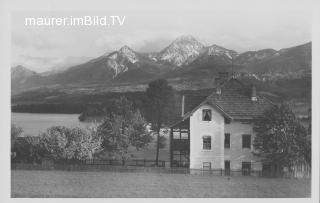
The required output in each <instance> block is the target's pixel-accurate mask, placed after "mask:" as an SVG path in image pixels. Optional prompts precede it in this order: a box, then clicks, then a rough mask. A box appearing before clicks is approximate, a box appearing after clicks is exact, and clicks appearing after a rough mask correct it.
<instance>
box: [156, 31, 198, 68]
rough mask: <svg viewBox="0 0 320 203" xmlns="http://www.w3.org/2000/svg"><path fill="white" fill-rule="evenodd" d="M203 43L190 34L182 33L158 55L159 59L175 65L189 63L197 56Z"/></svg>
mask: <svg viewBox="0 0 320 203" xmlns="http://www.w3.org/2000/svg"><path fill="white" fill-rule="evenodd" d="M203 48H204V45H203V44H201V43H200V42H199V41H197V40H196V39H195V38H194V37H193V36H191V35H183V36H180V37H178V38H177V39H175V40H174V41H173V42H172V43H171V44H170V45H169V46H168V47H166V48H165V49H163V50H162V51H161V52H160V54H159V55H158V59H159V60H160V61H165V62H169V63H172V64H174V65H176V66H182V65H187V64H189V63H190V62H191V61H192V60H193V59H194V58H196V57H197V56H199V54H200V51H201V50H202V49H203Z"/></svg>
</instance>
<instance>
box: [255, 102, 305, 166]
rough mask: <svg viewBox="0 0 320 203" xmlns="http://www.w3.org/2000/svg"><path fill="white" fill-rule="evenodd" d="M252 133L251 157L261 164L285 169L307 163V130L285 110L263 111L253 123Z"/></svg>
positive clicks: (278, 107)
mask: <svg viewBox="0 0 320 203" xmlns="http://www.w3.org/2000/svg"><path fill="white" fill-rule="evenodd" d="M254 131H255V132H256V136H255V139H254V143H253V146H254V148H255V151H254V152H253V153H254V154H255V155H257V156H260V157H263V158H264V160H265V161H268V162H271V163H273V164H274V165H276V166H278V167H279V168H282V167H288V168H289V169H290V168H291V166H293V165H294V164H295V163H297V162H300V161H307V162H308V161H310V159H309V160H308V157H310V156H311V154H310V153H311V150H310V149H311V142H310V140H308V139H307V130H306V129H305V128H304V127H303V125H302V124H300V123H299V121H298V120H297V118H296V117H295V115H294V113H293V112H292V111H291V109H290V108H289V107H288V106H286V105H279V106H273V107H271V108H270V109H268V110H266V111H265V112H264V114H263V116H262V117H261V118H260V119H258V120H256V122H255V123H254Z"/></svg>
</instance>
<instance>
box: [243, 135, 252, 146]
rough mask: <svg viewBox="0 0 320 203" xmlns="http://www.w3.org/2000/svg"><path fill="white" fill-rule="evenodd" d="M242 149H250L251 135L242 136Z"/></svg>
mask: <svg viewBox="0 0 320 203" xmlns="http://www.w3.org/2000/svg"><path fill="white" fill-rule="evenodd" d="M242 148H249V149H250V148H251V135H242Z"/></svg>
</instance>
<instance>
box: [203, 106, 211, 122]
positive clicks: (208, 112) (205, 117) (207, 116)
mask: <svg viewBox="0 0 320 203" xmlns="http://www.w3.org/2000/svg"><path fill="white" fill-rule="evenodd" d="M211 115H212V112H211V109H203V110H202V120H203V121H211Z"/></svg>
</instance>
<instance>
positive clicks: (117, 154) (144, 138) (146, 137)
mask: <svg viewBox="0 0 320 203" xmlns="http://www.w3.org/2000/svg"><path fill="white" fill-rule="evenodd" d="M116 103H117V107H116V109H114V112H113V113H111V114H110V115H109V116H106V117H105V118H104V120H103V122H102V123H101V124H100V125H99V126H98V131H99V134H100V135H101V136H102V138H103V144H102V145H103V148H104V150H105V151H106V152H107V153H108V155H109V156H110V157H112V158H118V159H119V158H120V159H122V160H124V159H126V158H127V155H128V148H129V146H134V147H136V149H138V150H139V149H141V148H144V147H146V146H147V145H148V143H150V142H151V140H152V137H151V136H150V132H149V131H148V129H147V123H146V121H145V119H144V118H143V116H142V115H141V113H140V111H139V110H135V109H134V108H133V106H132V103H131V102H130V101H128V100H127V99H126V98H124V97H121V98H120V100H118V101H117V102H116Z"/></svg>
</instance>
